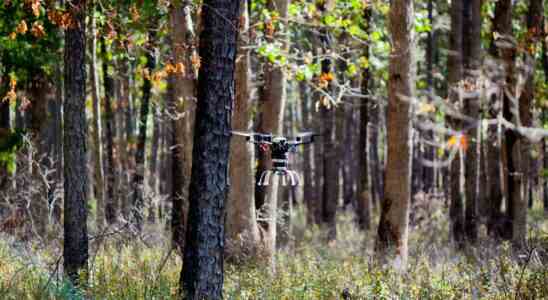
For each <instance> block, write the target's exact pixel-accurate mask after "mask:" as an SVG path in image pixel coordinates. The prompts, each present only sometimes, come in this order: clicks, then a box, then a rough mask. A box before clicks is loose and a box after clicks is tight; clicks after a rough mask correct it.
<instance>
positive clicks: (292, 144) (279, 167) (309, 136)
mask: <svg viewBox="0 0 548 300" xmlns="http://www.w3.org/2000/svg"><path fill="white" fill-rule="evenodd" d="M232 134H233V135H239V136H243V137H245V138H246V141H247V142H249V143H252V144H254V145H257V146H258V148H259V150H260V151H261V152H264V153H267V152H269V150H270V156H271V158H272V169H271V170H265V171H263V173H262V174H261V176H260V177H259V181H258V182H257V185H258V186H268V184H269V183H270V178H271V177H272V175H277V176H281V178H282V185H284V186H285V185H286V183H287V179H289V181H290V183H291V186H296V185H298V184H299V176H298V175H297V172H295V171H293V170H289V169H288V164H289V163H288V154H289V153H295V152H296V151H297V146H299V145H305V144H310V143H312V142H314V138H315V137H316V136H318V134H315V133H313V132H303V133H299V134H297V135H296V136H295V137H294V138H287V137H283V136H276V135H272V134H271V133H255V132H241V131H232Z"/></svg>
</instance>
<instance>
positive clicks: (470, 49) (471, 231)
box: [462, 0, 482, 243]
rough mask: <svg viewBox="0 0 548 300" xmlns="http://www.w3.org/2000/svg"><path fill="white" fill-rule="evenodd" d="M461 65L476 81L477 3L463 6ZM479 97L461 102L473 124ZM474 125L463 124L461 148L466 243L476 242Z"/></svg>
mask: <svg viewBox="0 0 548 300" xmlns="http://www.w3.org/2000/svg"><path fill="white" fill-rule="evenodd" d="M463 13H464V15H463V39H462V49H463V64H464V76H465V79H466V80H468V81H469V82H471V83H475V82H477V78H478V72H479V70H480V64H481V51H482V49H481V0H470V1H464V5H463ZM479 106H480V99H479V96H475V97H469V98H467V99H464V106H463V112H464V114H465V115H467V116H468V117H470V118H472V119H473V120H474V121H473V122H476V120H477V119H478V117H479ZM475 125H476V124H473V123H470V124H465V127H469V126H473V127H472V129H470V130H469V131H468V140H469V141H470V143H469V145H470V146H469V147H468V148H467V149H465V151H464V152H465V155H464V159H465V168H464V177H465V191H466V208H465V219H464V224H465V225H464V227H465V233H466V239H467V241H468V242H470V243H475V242H477V239H478V223H479V219H478V203H479V198H478V188H479V166H480V163H479V157H480V155H479V151H480V139H479V129H478V127H477V126H475Z"/></svg>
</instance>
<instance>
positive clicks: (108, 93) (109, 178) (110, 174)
mask: <svg viewBox="0 0 548 300" xmlns="http://www.w3.org/2000/svg"><path fill="white" fill-rule="evenodd" d="M101 54H102V55H103V68H102V69H103V86H104V92H105V97H104V98H103V100H104V101H103V105H102V106H103V109H104V111H105V115H104V118H105V158H106V161H105V162H106V163H105V186H106V194H105V196H106V197H105V219H106V221H107V224H109V225H110V224H113V223H114V222H116V218H117V208H118V206H117V205H116V204H117V199H116V182H117V181H118V180H117V179H116V178H117V176H116V165H115V164H116V162H115V160H114V136H115V132H114V131H115V128H116V122H115V119H114V117H115V116H114V112H113V110H112V98H113V97H114V80H113V78H112V76H110V74H109V73H108V66H109V64H108V60H107V46H106V42H105V39H104V38H101Z"/></svg>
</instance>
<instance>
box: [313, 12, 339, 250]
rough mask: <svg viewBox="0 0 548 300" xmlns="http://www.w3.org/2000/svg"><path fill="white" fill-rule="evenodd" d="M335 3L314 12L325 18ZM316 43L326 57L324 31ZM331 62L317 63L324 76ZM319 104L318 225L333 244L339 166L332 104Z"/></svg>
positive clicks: (327, 90) (327, 38)
mask: <svg viewBox="0 0 548 300" xmlns="http://www.w3.org/2000/svg"><path fill="white" fill-rule="evenodd" d="M334 4H335V2H333V1H325V2H322V3H317V4H316V5H317V6H318V10H319V11H320V12H321V13H322V14H325V13H326V12H328V11H330V10H331V9H333V7H334ZM319 35H320V36H319V40H320V43H321V49H322V50H323V52H322V54H326V53H327V49H329V47H330V46H331V45H330V33H329V31H328V30H326V29H322V30H320V33H319ZM333 69H334V67H333V62H332V61H331V59H330V58H329V57H326V58H323V59H322V61H321V74H322V76H326V75H328V74H331V75H332V74H334V71H333ZM331 89H332V85H331V82H330V81H328V82H327V86H326V87H325V88H324V92H325V93H328V94H329V93H331ZM319 97H320V103H322V105H321V106H320V116H321V122H322V131H321V135H322V144H323V145H322V146H323V162H322V167H323V178H324V183H323V185H322V202H320V203H321V224H322V225H323V226H324V227H325V229H326V230H327V240H328V241H333V240H335V239H336V238H337V226H336V225H337V224H336V212H337V206H338V201H339V178H338V170H339V167H338V165H339V163H338V159H337V157H336V156H337V149H336V147H335V146H336V142H335V138H336V128H337V123H336V111H335V110H336V109H337V108H336V107H330V106H331V105H332V104H328V103H327V102H328V101H330V100H328V99H326V96H324V95H321V94H320V95H319Z"/></svg>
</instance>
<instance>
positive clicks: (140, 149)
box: [131, 32, 156, 231]
mask: <svg viewBox="0 0 548 300" xmlns="http://www.w3.org/2000/svg"><path fill="white" fill-rule="evenodd" d="M149 40H150V42H151V43H154V34H153V33H152V32H151V33H149ZM155 59H156V58H155V55H154V49H153V48H149V49H147V51H146V61H147V62H146V69H147V70H148V72H149V74H152V72H153V71H154V68H155V67H156V60H155ZM151 89H152V82H151V80H150V78H149V77H146V76H145V78H144V80H143V98H142V100H141V115H140V116H139V117H140V120H139V137H138V140H137V150H136V152H135V174H134V175H133V182H132V189H133V191H132V192H133V201H132V208H131V218H132V223H133V225H135V226H136V228H137V230H139V231H140V230H141V229H142V226H143V213H144V212H143V204H144V185H143V183H144V174H145V150H146V138H147V123H148V113H149V103H150V96H151Z"/></svg>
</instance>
